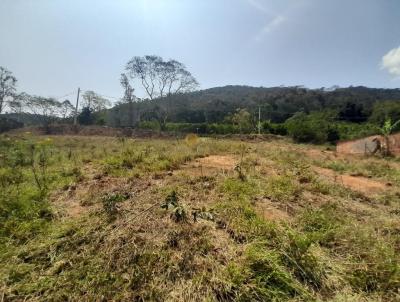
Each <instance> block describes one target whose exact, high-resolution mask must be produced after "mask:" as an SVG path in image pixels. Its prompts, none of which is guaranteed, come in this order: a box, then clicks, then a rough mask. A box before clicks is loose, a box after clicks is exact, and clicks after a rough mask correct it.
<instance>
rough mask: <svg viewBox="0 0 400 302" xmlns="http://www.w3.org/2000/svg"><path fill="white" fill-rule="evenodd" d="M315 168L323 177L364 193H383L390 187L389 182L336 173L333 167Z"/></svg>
mask: <svg viewBox="0 0 400 302" xmlns="http://www.w3.org/2000/svg"><path fill="white" fill-rule="evenodd" d="M313 170H314V171H315V172H316V173H318V174H319V175H321V176H322V177H323V178H325V179H328V180H329V181H333V182H335V183H338V184H341V185H343V186H345V187H346V188H349V189H351V190H353V191H356V192H360V193H363V194H365V195H371V194H372V195H376V194H379V193H383V192H384V191H386V190H388V189H389V188H390V186H389V185H388V184H385V183H382V182H379V181H376V180H372V179H369V178H366V177H361V176H351V175H342V174H338V173H336V172H335V171H333V170H331V169H326V168H321V167H313Z"/></svg>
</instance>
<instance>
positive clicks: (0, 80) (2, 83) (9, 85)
mask: <svg viewBox="0 0 400 302" xmlns="http://www.w3.org/2000/svg"><path fill="white" fill-rule="evenodd" d="M16 84H17V79H16V78H15V77H14V76H13V75H12V73H11V71H8V70H7V69H6V68H4V67H1V66H0V114H1V113H2V112H3V110H4V108H5V105H6V101H7V99H8V98H12V97H13V96H14V94H15V91H16V89H15V88H16Z"/></svg>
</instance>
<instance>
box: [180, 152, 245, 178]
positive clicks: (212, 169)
mask: <svg viewBox="0 0 400 302" xmlns="http://www.w3.org/2000/svg"><path fill="white" fill-rule="evenodd" d="M236 164H237V160H236V158H235V157H233V156H232V155H210V156H207V157H203V158H198V159H196V160H194V161H192V162H189V163H187V164H185V165H183V166H182V167H181V169H179V170H176V171H174V173H178V174H179V173H186V174H189V175H192V176H211V175H215V174H218V173H221V172H222V173H229V172H232V171H233V169H234V168H235V166H236Z"/></svg>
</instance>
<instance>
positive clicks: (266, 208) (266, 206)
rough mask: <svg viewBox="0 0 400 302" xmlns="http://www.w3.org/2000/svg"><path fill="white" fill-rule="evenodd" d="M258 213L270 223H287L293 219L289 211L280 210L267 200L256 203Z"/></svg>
mask: <svg viewBox="0 0 400 302" xmlns="http://www.w3.org/2000/svg"><path fill="white" fill-rule="evenodd" d="M282 206H284V205H282ZM256 211H257V213H258V214H260V216H262V217H263V218H264V219H266V220H268V221H287V220H290V219H291V216H290V214H289V212H288V209H278V208H277V207H275V206H274V205H273V204H272V203H271V202H268V201H265V200H263V201H260V202H257V203H256Z"/></svg>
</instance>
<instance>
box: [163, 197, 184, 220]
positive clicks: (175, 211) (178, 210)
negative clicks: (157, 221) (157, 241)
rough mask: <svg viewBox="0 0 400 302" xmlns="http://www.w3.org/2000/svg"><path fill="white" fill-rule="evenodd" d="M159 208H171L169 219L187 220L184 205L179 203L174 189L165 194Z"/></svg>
mask: <svg viewBox="0 0 400 302" xmlns="http://www.w3.org/2000/svg"><path fill="white" fill-rule="evenodd" d="M161 208H163V209H166V210H168V209H171V210H172V212H171V219H172V220H173V221H175V222H187V221H188V215H187V211H186V209H185V207H184V206H183V205H181V204H180V203H179V198H178V195H177V193H176V191H175V190H173V191H172V192H171V193H170V194H168V195H167V197H166V198H165V201H164V203H163V204H162V205H161Z"/></svg>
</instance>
